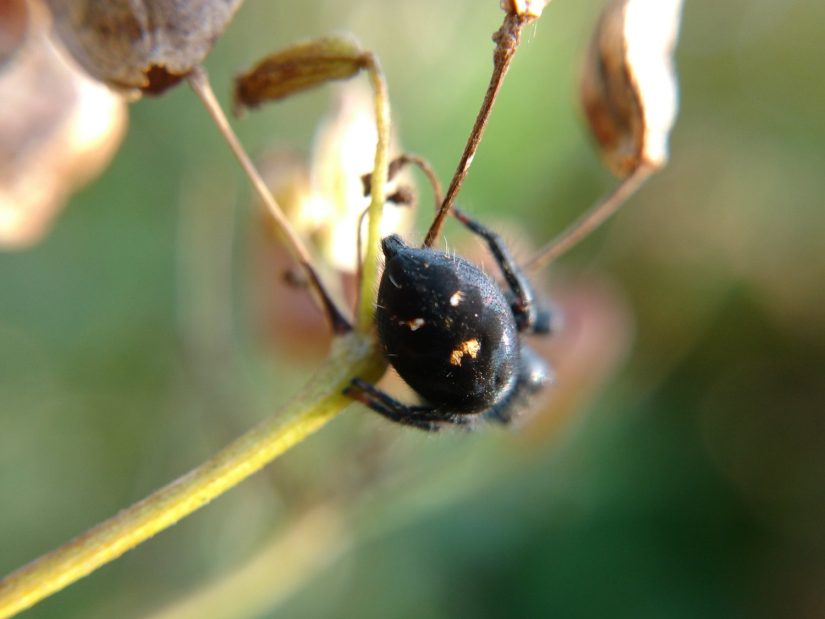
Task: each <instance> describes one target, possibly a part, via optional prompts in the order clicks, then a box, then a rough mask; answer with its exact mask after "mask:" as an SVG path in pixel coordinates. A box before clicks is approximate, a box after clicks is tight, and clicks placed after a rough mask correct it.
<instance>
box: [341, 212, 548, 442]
mask: <svg viewBox="0 0 825 619" xmlns="http://www.w3.org/2000/svg"><path fill="white" fill-rule="evenodd" d="M454 214H455V216H456V217H457V218H458V220H459V221H461V222H462V223H463V224H464V225H465V226H467V227H468V228H469V229H470V230H472V231H473V232H475V233H476V234H478V235H479V236H481V237H482V238H484V239H485V240H486V242H487V244H488V246H489V248H490V251H491V252H492V254H493V256H494V257H495V259H496V262H497V263H498V265H499V266H500V268H501V271H502V274H503V275H504V279H505V281H506V283H507V291H506V292H504V291H502V289H501V288H499V286H498V285H497V284H496V283H495V282H494V281H493V280H492V279H491V278H490V277H489V276H488V275H486V274H485V273H484V272H483V271H482V270H481V269H479V268H478V267H476V266H475V265H473V264H471V263H470V262H468V261H467V260H464V259H463V258H460V257H458V256H454V255H450V254H447V253H444V252H441V251H438V250H435V249H431V248H426V247H410V246H408V245H406V244H405V243H404V241H402V240H401V238H400V237H399V236H397V235H392V236H388V237H386V238H385V239H384V240H383V241H382V249H383V252H384V257H385V266H384V273H383V275H382V278H381V283H380V286H379V289H378V299H377V305H376V311H375V319H376V324H377V326H378V335H379V339H380V341H381V345H382V347H383V350H384V354H385V355H386V357H387V360H388V361H389V363H390V364H391V365H392V366H393V367H394V368H395V370H396V371H397V372H398V374H399V375H400V376H401V378H403V379H404V380H405V381H406V382H407V383H408V384H409V385H410V387H412V388H413V389H414V390H415V391H416V392H417V393H418V394H419V395H420V396H421V397H422V398H423V400H424V402H423V403H422V404H420V405H415V406H410V405H405V404H402V403H401V402H398V401H397V400H395V399H394V398H392V397H391V396H389V395H387V394H386V393H384V392H383V391H380V390H379V389H377V388H376V387H374V386H373V385H371V384H369V383H367V382H365V381H363V380H360V379H355V380H354V381H353V383H352V385H351V386H350V387H349V389H348V390H347V393H348V394H349V395H350V396H352V397H353V398H355V399H358V400H359V401H361V402H363V403H364V404H366V405H367V406H369V407H370V408H371V409H373V410H374V411H376V412H378V413H380V414H381V415H384V416H385V417H387V418H389V419H391V420H393V421H396V422H398V423H402V424H405V425H410V426H414V427H418V428H421V429H424V430H429V431H436V430H439V429H440V428H441V427H442V426H443V425H444V424H453V425H465V426H466V425H472V424H473V422H475V421H476V420H478V419H486V420H492V421H497V422H500V423H509V422H510V421H511V420H512V418H513V415H514V413H515V412H516V411H517V409H518V408H519V404H520V403H521V402H522V401H523V400H524V399H525V397H526V396H527V395H529V394H530V393H533V392H535V391H537V390H538V389H540V388H541V387H542V386H543V385H544V384H545V383H546V382H547V380H548V370H547V366H546V365H545V363H544V361H543V360H542V359H541V358H540V357H538V355H536V354H535V353H534V352H533V351H532V350H531V349H530V348H528V347H527V346H526V345H525V344H524V343H523V342H522V341H521V336H520V334H521V333H524V332H531V333H537V334H544V333H547V332H548V331H549V326H550V319H549V314H548V312H546V311H544V310H542V309H540V308H538V307H536V303H535V298H534V294H533V291H532V288H531V287H530V284H529V282H528V281H527V278H526V277H525V276H524V274H523V273H522V272H521V271H520V270H519V269H518V267H517V266H516V264H515V262H514V261H513V259H512V258H511V256H510V253H509V251H508V250H507V247H506V245H505V244H504V243H503V241H502V240H501V238H500V237H499V236H498V235H497V234H495V233H494V232H492V231H490V230H488V229H487V228H485V227H484V226H482V225H480V224H478V223H477V222H475V221H473V220H471V219H470V218H468V217H467V216H466V215H465V214H464V213H462V212H461V211H458V210H456V211H455V213H454Z"/></svg>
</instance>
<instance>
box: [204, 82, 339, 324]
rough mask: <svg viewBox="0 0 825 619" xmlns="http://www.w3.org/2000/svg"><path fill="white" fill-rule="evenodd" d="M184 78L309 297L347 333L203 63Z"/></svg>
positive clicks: (332, 321)
mask: <svg viewBox="0 0 825 619" xmlns="http://www.w3.org/2000/svg"><path fill="white" fill-rule="evenodd" d="M188 80H189V85H190V86H191V87H192V90H194V91H195V94H197V95H198V98H200V100H201V102H202V103H203V105H204V107H205V108H206V110H207V112H209V115H210V116H211V117H212V120H213V121H214V122H215V125H216V126H217V127H218V130H219V131H220V132H221V135H223V137H224V139H226V141H227V143H228V144H229V148H230V149H231V150H232V153H233V154H234V155H235V157H236V158H237V159H238V162H240V164H241V167H242V168H243V170H244V172H245V173H246V175H247V176H248V177H249V180H250V181H251V182H252V186H253V187H254V188H255V191H256V192H257V193H258V196H259V197H260V198H261V200H262V201H263V203H264V204H265V205H266V207H267V209H268V210H269V213H270V215H272V218H273V219H274V220H275V225H276V228H277V229H278V231H279V232H280V234H281V235H282V236H283V238H284V240H285V241H286V248H287V251H289V253H290V254H291V255H292V257H293V258H294V259H295V261H296V262H298V264H300V265H301V268H303V269H304V270H305V271H306V273H307V276H308V279H309V283H310V288H311V290H312V291H313V292H314V293H315V294H314V295H313V298H315V301H316V303H317V304H318V307H319V308H320V309H321V311H323V312H324V315H325V316H327V318H328V319H329V321H330V325H331V327H332V331H333V333H336V334H339V335H341V334H344V333H347V332H348V331H350V330H351V329H352V326H351V325H350V324H349V321H348V320H347V319H346V318H345V317H344V315H343V314H342V313H341V312H340V310H338V308H337V307H336V305H335V303H334V302H333V301H332V298H331V297H330V295H329V293H328V292H327V290H326V289H325V288H324V286H323V284H322V283H321V280H320V278H319V277H318V273H317V272H316V271H315V268H314V267H313V266H312V259H311V258H310V255H309V251H308V250H307V248H306V247H305V246H304V244H303V242H302V241H301V239H300V238H299V237H298V235H297V234H295V231H294V230H293V229H292V226H291V225H290V224H289V221H288V220H287V218H286V215H284V212H283V211H282V210H281V207H280V206H279V205H278V203H277V202H276V201H275V198H274V197H273V196H272V193H271V192H270V191H269V189H268V188H267V186H266V183H265V182H264V180H263V179H262V178H261V175H260V174H259V173H258V170H257V169H256V168H255V165H254V164H253V163H252V160H251V159H250V158H249V155H247V154H246V150H244V148H243V146H242V145H241V143H240V141H239V140H238V137H237V135H235V132H234V131H233V130H232V127H231V126H230V125H229V121H228V120H227V119H226V115H225V114H224V113H223V109H221V106H220V104H219V103H218V100H217V98H216V97H215V93H214V92H213V91H212V86H211V85H210V83H209V76H208V75H207V74H206V70H205V69H203V67H196V68H195V69H194V70H193V71H192V73H190V74H189V77H188Z"/></svg>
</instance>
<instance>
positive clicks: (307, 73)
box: [234, 37, 370, 112]
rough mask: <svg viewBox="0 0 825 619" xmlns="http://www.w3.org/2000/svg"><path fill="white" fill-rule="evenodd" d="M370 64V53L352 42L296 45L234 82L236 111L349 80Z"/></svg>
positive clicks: (329, 40) (340, 39)
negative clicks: (337, 81)
mask: <svg viewBox="0 0 825 619" xmlns="http://www.w3.org/2000/svg"><path fill="white" fill-rule="evenodd" d="M369 60H370V56H369V53H368V52H364V51H363V50H362V49H361V47H360V46H359V45H358V43H357V42H356V41H353V40H352V39H347V38H343V37H334V38H325V39H316V40H314V41H307V42H305V43H298V44H297V45H293V46H291V47H288V48H286V49H284V50H281V51H279V52H276V53H274V54H272V55H270V56H267V57H266V58H264V59H263V60H262V61H260V62H259V63H258V64H257V65H256V66H255V67H253V68H252V69H250V70H249V71H247V72H246V73H243V74H241V75H239V76H238V77H236V78H235V93H234V101H235V110H236V112H237V111H240V110H241V109H243V108H249V107H256V106H258V105H260V104H261V103H265V102H267V101H276V100H278V99H282V98H284V97H288V96H290V95H293V94H296V93H299V92H301V91H304V90H309V89H310V88H315V87H316V86H320V85H322V84H324V83H326V82H329V81H331V80H341V79H347V78H350V77H352V76H354V75H355V74H356V73H358V72H359V71H360V70H361V69H363V68H364V67H366V66H367V64H368V63H369Z"/></svg>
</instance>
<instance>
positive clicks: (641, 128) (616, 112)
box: [581, 0, 682, 177]
mask: <svg viewBox="0 0 825 619" xmlns="http://www.w3.org/2000/svg"><path fill="white" fill-rule="evenodd" d="M681 9H682V0H611V1H610V2H609V3H608V5H607V7H606V8H605V10H604V12H603V13H602V15H601V18H600V20H599V23H598V26H597V28H596V32H595V33H594V36H593V39H592V42H591V47H590V52H589V54H588V58H587V61H586V65H585V68H584V73H583V78H582V87H581V97H582V102H583V105H584V109H585V112H586V114H587V119H588V121H589V123H590V128H591V131H592V132H593V134H594V136H595V137H596V140H597V142H598V143H599V146H600V148H601V152H602V156H603V158H604V160H605V163H606V165H607V166H608V167H609V168H610V170H611V171H612V172H613V173H615V174H616V175H618V176H621V177H623V176H627V175H629V174H631V173H632V172H633V171H634V170H636V169H638V168H639V167H640V166H641V165H643V164H644V165H647V166H650V167H652V168H657V167H661V166H662V165H664V164H665V162H666V161H667V142H668V135H669V133H670V129H671V127H672V126H673V122H674V120H675V118H676V111H677V106H678V103H677V83H676V75H675V71H674V67H673V49H674V46H675V44H676V38H677V36H678V30H679V21H680V16H681Z"/></svg>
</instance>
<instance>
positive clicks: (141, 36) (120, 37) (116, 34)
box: [47, 0, 242, 94]
mask: <svg viewBox="0 0 825 619" xmlns="http://www.w3.org/2000/svg"><path fill="white" fill-rule="evenodd" d="M47 2H48V4H49V6H50V8H51V10H52V13H53V15H54V21H55V29H56V31H57V32H58V34H59V36H60V38H61V40H62V41H63V43H64V44H65V45H66V47H67V48H68V49H69V51H70V52H71V54H72V55H73V56H74V58H75V59H76V60H77V62H78V63H80V65H81V66H82V67H83V68H84V69H86V71H88V72H89V74H90V75H92V76H93V77H95V78H97V79H99V80H101V81H102V82H105V83H106V84H108V85H109V86H112V87H114V88H118V89H121V90H131V91H135V90H138V91H142V92H145V93H152V94H157V93H160V92H162V91H164V90H166V89H167V88H169V87H170V86H173V85H174V84H176V83H177V82H179V81H180V80H181V79H183V78H184V77H186V75H187V74H188V73H189V72H190V71H191V70H192V69H193V68H194V67H195V66H196V65H198V64H200V63H201V61H203V59H204V58H205V57H206V54H207V53H208V52H209V50H210V49H211V47H212V45H213V44H214V42H215V40H216V39H217V38H218V36H220V34H221V33H222V32H223V30H224V29H225V28H226V26H227V24H228V23H229V21H230V20H231V19H232V17H233V15H234V14H235V11H236V10H237V9H238V7H239V6H240V4H241V2H242V0H107V1H106V2H101V1H100V0H71V2H66V1H65V0H47Z"/></svg>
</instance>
